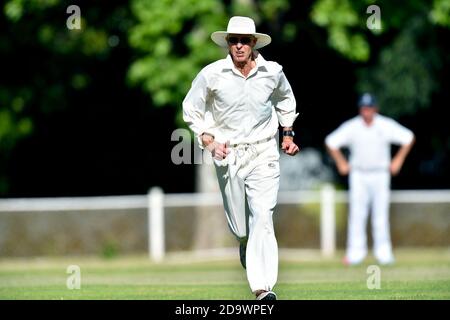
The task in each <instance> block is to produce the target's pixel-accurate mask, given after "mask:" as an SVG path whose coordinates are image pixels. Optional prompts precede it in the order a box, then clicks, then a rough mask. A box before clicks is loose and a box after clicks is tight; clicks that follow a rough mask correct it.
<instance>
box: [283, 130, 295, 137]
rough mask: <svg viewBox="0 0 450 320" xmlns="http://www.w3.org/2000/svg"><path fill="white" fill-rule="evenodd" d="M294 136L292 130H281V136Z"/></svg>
mask: <svg viewBox="0 0 450 320" xmlns="http://www.w3.org/2000/svg"><path fill="white" fill-rule="evenodd" d="M294 136H295V132H294V130H286V131H283V137H294Z"/></svg>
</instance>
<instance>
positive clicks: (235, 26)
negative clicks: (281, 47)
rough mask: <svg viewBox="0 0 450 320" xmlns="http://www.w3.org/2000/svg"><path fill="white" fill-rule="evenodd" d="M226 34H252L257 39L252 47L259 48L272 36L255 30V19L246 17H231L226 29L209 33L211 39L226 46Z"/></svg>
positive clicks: (269, 40)
mask: <svg viewBox="0 0 450 320" xmlns="http://www.w3.org/2000/svg"><path fill="white" fill-rule="evenodd" d="M228 34H248V35H252V36H254V37H255V38H256V39H257V41H256V44H255V47H254V49H259V48H262V47H264V46H267V45H268V44H269V43H270V42H271V41H272V38H270V36H269V35H268V34H264V33H258V32H256V27H255V21H253V19H251V18H248V17H239V16H236V17H232V18H231V19H230V21H228V27H227V31H216V32H213V33H212V34H211V39H212V41H214V42H215V43H216V44H218V45H219V46H221V47H224V48H227V47H228V43H227V39H226V37H227V35H228Z"/></svg>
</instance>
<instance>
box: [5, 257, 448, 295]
mask: <svg viewBox="0 0 450 320" xmlns="http://www.w3.org/2000/svg"><path fill="white" fill-rule="evenodd" d="M236 254H237V253H236ZM396 258H397V263H396V264H395V265H394V266H389V267H381V288H380V289H372V290H370V289H368V287H367V279H368V277H369V276H370V275H369V274H368V273H367V267H368V266H369V265H371V264H374V263H375V262H374V261H373V260H372V259H371V258H369V259H368V260H367V262H366V263H365V264H364V265H361V266H356V267H344V266H342V265H341V263H340V259H341V255H339V258H336V259H333V260H322V259H320V258H319V257H317V258H314V259H311V258H308V259H304V258H303V259H302V257H301V256H298V257H294V258H292V257H291V258H290V259H281V262H280V270H279V280H278V283H277V286H276V288H275V291H276V292H277V294H278V296H279V299H286V300H290V299H450V249H433V250H418V249H417V250H405V249H404V250H397V251H396ZM178 260H179V261H175V260H173V259H172V260H169V261H168V262H166V263H163V264H153V263H151V262H149V261H148V259H147V258H146V257H144V256H140V257H135V256H133V257H117V258H114V259H110V260H105V259H101V258H92V257H90V258H89V257H72V258H36V259H0V299H158V300H165V299H170V300H172V299H181V300H185V299H186V300H191V299H214V300H215V299H225V300H227V299H242V300H247V299H253V295H252V294H251V293H250V290H249V288H248V285H247V280H246V276H245V273H244V270H243V269H242V268H241V266H240V264H239V261H238V257H237V256H236V259H233V260H223V261H213V262H199V261H197V262H196V261H195V260H194V259H181V260H180V259H178ZM187 260H190V262H189V261H187ZM72 264H73V265H78V266H79V267H80V268H81V289H79V290H76V289H74V290H69V289H68V288H67V286H66V281H67V278H68V277H69V276H70V275H69V274H67V273H66V269H67V266H68V265H72Z"/></svg>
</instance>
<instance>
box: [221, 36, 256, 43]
mask: <svg viewBox="0 0 450 320" xmlns="http://www.w3.org/2000/svg"><path fill="white" fill-rule="evenodd" d="M252 40H253V38H252V37H228V38H227V41H228V43H229V44H238V43H242V44H249V43H250V42H252Z"/></svg>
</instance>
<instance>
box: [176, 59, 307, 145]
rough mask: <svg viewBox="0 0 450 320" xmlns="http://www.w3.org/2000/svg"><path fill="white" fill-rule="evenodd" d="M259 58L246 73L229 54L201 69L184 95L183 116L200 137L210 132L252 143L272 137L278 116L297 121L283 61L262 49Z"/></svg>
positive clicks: (284, 123) (223, 138) (280, 119)
mask: <svg viewBox="0 0 450 320" xmlns="http://www.w3.org/2000/svg"><path fill="white" fill-rule="evenodd" d="M255 62H256V67H255V68H253V69H252V70H251V71H250V74H249V75H248V76H247V78H246V77H244V76H243V75H242V74H241V73H240V72H239V71H238V70H237V69H236V68H235V66H234V64H233V61H232V58H231V56H230V55H228V56H227V57H226V58H225V59H221V60H218V61H216V62H214V63H211V64H209V65H208V66H206V67H205V68H203V69H202V70H201V71H200V73H199V74H198V75H197V77H196V78H195V79H194V81H193V82H192V87H191V89H190V90H189V92H188V94H187V95H186V97H185V99H184V101H183V119H184V121H185V122H186V123H187V124H188V125H189V127H190V128H191V130H192V131H193V132H194V133H195V134H196V135H197V137H199V136H200V135H201V134H202V133H204V132H208V133H211V134H213V135H214V136H215V137H216V140H217V141H219V142H222V143H223V142H226V141H230V143H231V144H235V143H253V142H256V141H259V140H262V139H266V138H269V137H273V136H274V135H275V134H276V133H277V132H278V127H279V125H278V122H279V123H280V124H281V126H283V127H290V126H292V125H293V123H294V120H295V119H296V118H297V116H298V114H296V113H295V110H296V102H295V97H294V94H293V92H292V88H291V86H290V84H289V82H288V80H287V79H286V76H285V75H284V73H283V69H282V67H281V66H280V65H279V64H278V63H276V62H272V61H266V60H265V59H264V58H263V57H262V55H261V54H259V53H257V57H256V59H255ZM199 142H200V146H201V145H202V144H201V141H200V139H199Z"/></svg>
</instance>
